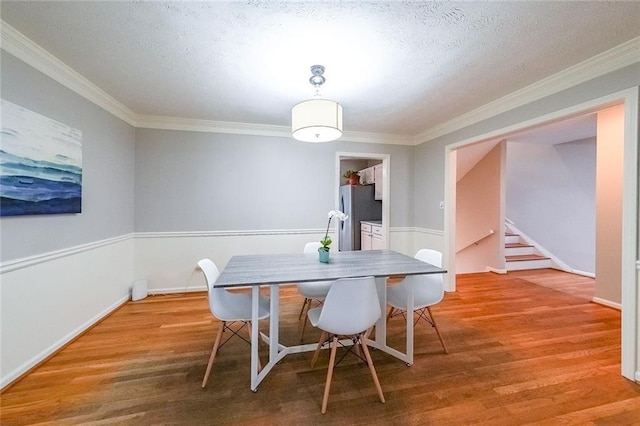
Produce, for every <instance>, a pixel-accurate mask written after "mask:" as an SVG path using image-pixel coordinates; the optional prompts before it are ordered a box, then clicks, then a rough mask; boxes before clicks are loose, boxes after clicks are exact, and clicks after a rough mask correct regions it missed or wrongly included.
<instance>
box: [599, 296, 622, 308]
mask: <svg viewBox="0 0 640 426" xmlns="http://www.w3.org/2000/svg"><path fill="white" fill-rule="evenodd" d="M591 301H592V302H593V303H597V304H598V305H603V306H607V307H609V308H613V309H617V310H619V311H622V305H621V304H620V303H616V302H612V301H610V300H607V299H601V298H599V297H594V298H593V299H591Z"/></svg>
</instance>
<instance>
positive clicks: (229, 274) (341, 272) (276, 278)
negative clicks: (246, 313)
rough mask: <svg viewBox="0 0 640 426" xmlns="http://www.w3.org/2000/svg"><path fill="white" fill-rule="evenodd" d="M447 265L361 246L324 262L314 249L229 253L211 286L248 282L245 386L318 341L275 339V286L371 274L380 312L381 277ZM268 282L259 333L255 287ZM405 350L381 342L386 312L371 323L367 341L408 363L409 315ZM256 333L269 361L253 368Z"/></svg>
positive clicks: (383, 296)
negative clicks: (265, 325)
mask: <svg viewBox="0 0 640 426" xmlns="http://www.w3.org/2000/svg"><path fill="white" fill-rule="evenodd" d="M446 272H447V271H446V270H444V269H442V268H440V267H437V266H434V265H431V264H429V263H426V262H423V261H420V260H418V259H415V258H413V257H411V256H407V255H405V254H402V253H399V252H396V251H393V250H363V251H360V250H358V251H338V252H331V256H330V260H329V262H328V263H322V262H320V261H319V260H318V255H317V254H316V253H284V254H257V255H237V256H232V257H231V259H229V262H228V263H227V264H226V266H225V267H224V269H223V270H222V272H221V273H220V276H219V277H218V279H217V280H216V283H215V285H216V286H217V287H225V288H237V287H247V286H249V287H251V294H252V298H251V302H252V303H251V390H252V391H253V392H256V391H257V389H258V385H259V384H260V383H261V382H262V380H263V379H264V378H265V377H266V376H267V374H269V372H270V371H271V370H272V369H273V368H274V367H275V366H276V364H277V363H278V362H280V361H281V360H282V359H283V358H284V357H285V356H287V355H289V354H294V353H301V352H308V351H315V350H316V348H317V345H318V343H313V344H299V345H290V346H285V345H283V344H281V342H280V339H279V315H280V301H279V286H281V285H286V284H295V283H301V282H311V281H335V280H337V279H340V278H357V277H366V276H373V277H375V280H376V287H377V289H378V297H379V301H380V308H381V311H382V312H386V304H387V298H386V287H387V278H388V277H390V276H408V275H423V274H444V273H446ZM263 286H267V287H268V288H269V298H270V320H269V334H268V335H265V334H263V333H259V330H258V311H259V309H258V306H259V304H258V302H259V296H260V288H261V287H263ZM406 306H407V312H413V292H412V291H409V292H408V296H407V305H406ZM406 319H407V321H406V328H407V330H406V346H405V352H402V351H400V350H398V349H395V348H392V347H390V346H388V345H387V324H386V316H385V315H381V316H380V319H379V320H378V321H377V323H376V325H375V335H374V336H373V338H372V339H367V344H368V345H369V346H371V347H374V348H376V349H378V350H380V351H383V352H385V353H388V354H390V355H392V356H394V357H396V358H398V359H400V360H402V361H404V362H405V363H406V364H407V365H408V366H411V365H412V364H413V316H412V315H407V316H406ZM259 339H260V340H263V341H264V342H266V343H268V345H269V361H268V362H267V363H266V364H265V365H263V366H262V369H259V359H258V344H259Z"/></svg>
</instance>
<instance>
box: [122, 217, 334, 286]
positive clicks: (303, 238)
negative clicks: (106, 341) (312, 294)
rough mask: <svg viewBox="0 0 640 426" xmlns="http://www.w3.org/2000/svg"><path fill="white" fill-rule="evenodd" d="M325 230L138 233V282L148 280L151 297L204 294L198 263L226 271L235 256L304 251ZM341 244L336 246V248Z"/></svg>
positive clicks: (136, 264)
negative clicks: (209, 262)
mask: <svg viewBox="0 0 640 426" xmlns="http://www.w3.org/2000/svg"><path fill="white" fill-rule="evenodd" d="M324 232H325V230H324V229H308V230H305V229H298V230H274V231H238V232H236V231H220V232H159V233H138V234H136V237H135V262H134V263H135V280H136V281H137V280H147V282H148V290H149V293H150V294H160V293H180V292H184V291H203V290H205V289H206V285H205V281H204V277H203V275H202V273H201V272H200V271H199V270H197V268H196V264H197V263H198V260H200V259H202V258H209V259H211V260H213V262H214V263H215V264H216V265H217V266H218V268H219V269H222V268H224V266H225V265H226V264H227V262H228V261H229V259H230V258H231V256H234V255H241V254H267V253H292V252H302V249H303V248H304V245H305V244H306V243H308V242H309V241H320V239H322V237H323V236H324ZM336 245H337V244H336V243H334V244H333V246H334V249H335V246H336Z"/></svg>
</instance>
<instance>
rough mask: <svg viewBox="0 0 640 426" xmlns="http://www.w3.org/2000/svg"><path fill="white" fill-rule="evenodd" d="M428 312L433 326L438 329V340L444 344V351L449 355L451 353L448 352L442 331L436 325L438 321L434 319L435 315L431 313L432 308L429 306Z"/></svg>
mask: <svg viewBox="0 0 640 426" xmlns="http://www.w3.org/2000/svg"><path fill="white" fill-rule="evenodd" d="M427 312H429V316H430V317H431V324H433V328H435V329H436V334H437V335H438V339H440V343H442V349H444V353H445V354H448V353H449V351H448V350H447V346H446V345H445V344H444V340H443V339H442V335H441V334H440V330H439V329H438V326H437V325H436V320H435V318H434V317H433V314H432V313H431V308H430V307H428V306H427Z"/></svg>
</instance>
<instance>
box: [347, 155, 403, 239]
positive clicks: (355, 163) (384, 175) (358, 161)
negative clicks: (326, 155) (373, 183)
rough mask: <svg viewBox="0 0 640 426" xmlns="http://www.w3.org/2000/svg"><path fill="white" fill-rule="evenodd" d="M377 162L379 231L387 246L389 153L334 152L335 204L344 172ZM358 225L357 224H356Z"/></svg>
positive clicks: (389, 180)
mask: <svg viewBox="0 0 640 426" xmlns="http://www.w3.org/2000/svg"><path fill="white" fill-rule="evenodd" d="M375 163H378V164H381V166H382V170H381V173H379V176H378V177H377V178H379V179H381V180H382V191H380V192H381V194H380V195H381V198H380V201H381V202H382V219H381V228H382V229H381V231H382V242H381V246H382V248H387V249H388V248H389V224H390V213H389V212H390V208H389V194H390V185H391V178H390V171H389V165H390V155H389V154H376V153H357V152H337V153H336V165H335V170H336V171H335V206H336V208H337V209H339V208H340V186H342V185H344V184H345V181H346V178H344V176H343V174H344V172H345V171H346V170H347V169H349V170H354V169H358V168H359V167H362V166H365V165H366V166H365V168H368V167H369V166H371V165H373V164H375ZM358 226H359V224H358ZM337 241H338V246H340V233H337Z"/></svg>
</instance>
